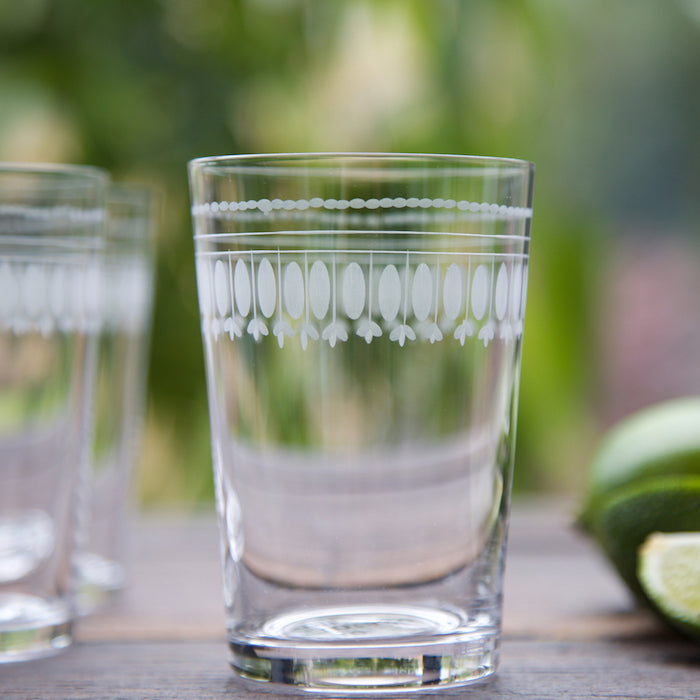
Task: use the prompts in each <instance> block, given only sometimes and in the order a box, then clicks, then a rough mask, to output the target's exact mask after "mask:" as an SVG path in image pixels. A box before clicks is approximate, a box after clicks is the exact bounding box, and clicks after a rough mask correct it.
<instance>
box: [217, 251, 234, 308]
mask: <svg viewBox="0 0 700 700" xmlns="http://www.w3.org/2000/svg"><path fill="white" fill-rule="evenodd" d="M214 300H215V301H216V310H217V311H218V312H219V316H226V314H227V313H228V311H229V309H230V308H231V290H230V289H229V286H228V269H227V266H226V265H224V262H223V260H217V261H216V265H214Z"/></svg>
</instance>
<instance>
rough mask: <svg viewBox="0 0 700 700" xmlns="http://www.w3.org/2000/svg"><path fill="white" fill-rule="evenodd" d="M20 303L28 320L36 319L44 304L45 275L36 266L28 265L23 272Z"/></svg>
mask: <svg viewBox="0 0 700 700" xmlns="http://www.w3.org/2000/svg"><path fill="white" fill-rule="evenodd" d="M22 301H23V305H24V310H25V311H26V312H27V315H28V316H29V317H30V318H36V317H37V316H38V315H39V314H40V313H41V311H42V307H43V306H44V304H45V303H46V275H45V273H44V270H42V269H41V268H40V267H39V266H38V265H28V266H27V269H26V270H25V272H24V276H23V278H22Z"/></svg>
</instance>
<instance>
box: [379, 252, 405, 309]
mask: <svg viewBox="0 0 700 700" xmlns="http://www.w3.org/2000/svg"><path fill="white" fill-rule="evenodd" d="M377 296H378V297H379V299H378V301H379V311H380V312H381V314H382V316H383V317H384V320H385V321H393V320H394V319H395V318H396V314H397V313H398V312H399V307H400V306H401V278H400V277H399V273H398V271H397V270H396V268H395V267H394V266H393V265H387V266H386V267H385V268H384V270H382V274H381V276H380V278H379V289H378V290H377Z"/></svg>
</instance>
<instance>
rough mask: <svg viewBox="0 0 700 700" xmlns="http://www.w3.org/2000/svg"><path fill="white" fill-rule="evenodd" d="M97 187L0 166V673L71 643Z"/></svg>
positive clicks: (96, 266)
mask: <svg viewBox="0 0 700 700" xmlns="http://www.w3.org/2000/svg"><path fill="white" fill-rule="evenodd" d="M106 187H107V176H106V174H105V173H103V172H101V171H99V170H96V169H93V168H86V167H70V166H45V167H40V166H21V165H0V663H2V662H9V661H20V660H24V659H31V658H35V657H39V656H45V655H47V654H51V653H53V652H56V651H58V650H60V649H63V648H65V647H66V646H67V645H68V644H70V642H71V639H72V621H73V617H74V598H73V593H74V586H75V578H74V569H73V565H74V554H75V546H76V537H77V532H78V521H79V514H80V512H81V510H82V509H83V508H84V504H83V506H82V508H81V507H80V506H81V503H82V499H81V498H80V495H81V494H82V493H84V479H83V478H82V477H83V474H84V468H85V465H86V459H87V448H88V439H89V435H90V429H91V415H92V395H93V386H94V374H95V356H96V352H95V350H96V344H95V341H96V337H97V329H98V325H99V319H98V309H99V302H98V298H99V291H100V273H101V269H100V261H101V256H102V253H103V244H104V239H103V228H104V222H105V209H104V202H105V193H106Z"/></svg>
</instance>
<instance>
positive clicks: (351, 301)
mask: <svg viewBox="0 0 700 700" xmlns="http://www.w3.org/2000/svg"><path fill="white" fill-rule="evenodd" d="M365 295H366V292H365V275H364V273H363V272H362V268H361V267H360V266H359V265H358V264H357V263H356V262H351V263H350V264H349V265H348V266H347V267H346V268H345V272H344V273H343V307H344V309H345V313H346V314H347V316H348V318H351V319H352V320H353V321H354V320H355V319H358V318H360V316H361V315H362V312H363V310H364V308H365Z"/></svg>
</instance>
